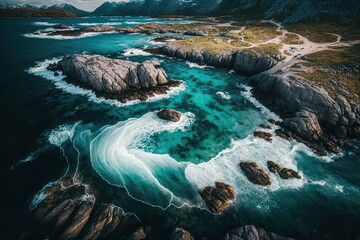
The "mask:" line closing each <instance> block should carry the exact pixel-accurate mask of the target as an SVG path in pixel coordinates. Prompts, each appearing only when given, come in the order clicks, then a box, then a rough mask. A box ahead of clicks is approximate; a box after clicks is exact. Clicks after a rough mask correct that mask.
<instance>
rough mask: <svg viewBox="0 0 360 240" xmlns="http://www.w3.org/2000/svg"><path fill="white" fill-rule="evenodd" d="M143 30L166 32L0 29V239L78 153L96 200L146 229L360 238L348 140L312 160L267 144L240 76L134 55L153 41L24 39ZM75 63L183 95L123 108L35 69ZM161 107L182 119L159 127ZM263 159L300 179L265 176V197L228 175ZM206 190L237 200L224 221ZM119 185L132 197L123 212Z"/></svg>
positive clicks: (41, 23)
mask: <svg viewBox="0 0 360 240" xmlns="http://www.w3.org/2000/svg"><path fill="white" fill-rule="evenodd" d="M141 22H159V23H165V21H163V20H161V19H150V18H147V17H135V18H133V17H131V18H130V17H121V18H120V17H118V18H116V17H102V18H83V19H12V20H7V19H1V20H0V29H1V37H0V42H1V49H0V52H1V56H2V57H1V59H0V63H1V71H0V79H1V88H0V89H1V90H0V91H1V93H0V98H1V99H0V104H1V110H2V114H1V116H2V117H1V126H2V138H1V139H2V142H1V146H2V149H1V152H2V153H4V154H3V157H2V160H1V168H0V169H1V179H0V180H1V183H2V193H3V194H2V196H3V197H2V199H1V201H2V204H1V210H2V212H3V213H4V214H3V216H2V221H3V222H4V223H3V224H1V228H0V229H1V230H2V231H1V232H3V231H4V232H6V231H7V232H9V231H14V232H16V231H20V230H22V229H23V228H26V227H28V224H29V222H30V223H31V219H29V218H28V217H27V215H26V212H27V206H28V204H29V202H30V201H31V198H32V196H33V195H34V194H35V193H36V192H37V191H39V190H40V189H41V187H42V186H43V185H45V184H46V183H48V182H49V181H53V180H56V179H58V178H59V177H60V176H61V175H62V174H63V173H64V171H65V170H66V168H67V163H66V161H65V158H64V156H63V155H62V153H61V151H60V148H59V147H61V148H62V149H64V150H65V155H66V156H68V157H69V158H70V160H71V161H76V158H77V156H75V155H74V154H73V152H74V151H73V150H74V148H76V149H79V150H80V154H81V155H80V159H81V161H82V164H83V165H88V166H91V167H92V168H93V169H90V170H89V169H87V171H88V174H89V175H96V176H98V179H97V180H95V184H98V185H99V186H100V185H101V189H102V191H103V192H102V193H103V194H104V196H106V197H104V198H106V200H107V201H112V202H114V203H117V204H119V205H120V206H121V207H123V208H124V210H126V211H129V212H133V213H135V214H137V215H138V216H139V217H140V218H141V219H143V220H144V221H145V222H146V221H149V219H150V218H153V217H155V218H156V217H158V218H159V221H160V219H161V221H163V222H164V225H166V226H169V227H173V226H183V227H185V228H187V229H189V230H190V231H191V232H193V233H194V234H195V235H196V236H202V235H204V234H205V233H212V232H217V233H223V232H225V231H226V230H229V229H230V228H232V227H235V226H239V225H243V224H254V225H256V226H258V227H263V228H265V229H266V230H269V231H273V232H276V233H279V234H282V235H286V236H291V237H297V238H299V239H356V238H357V237H359V236H360V229H359V227H358V226H359V223H360V202H359V200H358V199H359V197H360V176H359V174H358V173H359V169H360V162H359V158H360V157H359V156H360V149H359V143H358V142H349V143H347V144H346V145H345V147H344V151H343V153H342V154H341V155H340V156H332V157H329V158H318V157H315V156H314V154H312V153H311V151H310V150H309V149H307V148H306V147H304V146H303V145H300V144H297V143H295V142H292V143H289V142H286V141H284V140H281V139H278V138H275V139H274V141H273V143H271V144H270V143H267V142H265V141H263V140H260V139H256V138H254V137H252V133H253V131H254V130H256V129H258V126H259V124H261V123H266V122H267V119H269V118H270V117H272V118H273V117H276V116H275V115H274V114H273V113H271V112H269V111H268V110H267V109H266V108H264V107H263V106H261V105H260V104H258V103H257V101H256V100H255V99H253V98H252V97H251V94H250V89H249V88H248V87H247V79H246V77H242V76H239V75H234V74H231V73H229V72H228V71H227V70H225V69H214V68H211V67H205V68H199V67H196V66H194V65H191V64H189V63H186V62H185V61H181V60H176V59H171V58H166V57H160V56H151V55H148V56H144V55H143V54H142V52H141V51H139V49H142V48H144V47H145V46H149V47H151V46H157V45H155V44H153V43H151V41H150V40H151V39H152V38H154V36H148V35H140V34H139V35H121V34H102V35H98V36H91V37H85V38H79V39H62V40H59V39H51V38H48V39H47V38H33V37H32V35H26V34H29V33H32V32H34V31H37V30H39V29H46V28H51V25H52V23H64V24H68V25H71V26H73V27H83V26H91V25H95V24H97V23H111V24H112V25H116V24H121V25H120V26H133V25H136V24H139V23H141ZM176 22H180V23H181V22H185V21H176ZM80 24H81V25H80ZM128 49H133V50H131V51H129V50H128ZM80 53H87V54H102V55H106V56H109V57H112V58H121V59H130V60H134V61H144V60H149V59H154V58H156V59H157V60H159V61H161V62H162V67H163V68H164V69H165V70H166V71H167V73H168V75H169V76H170V77H171V78H174V79H180V80H182V81H184V87H183V89H181V90H179V91H178V92H176V93H175V94H173V95H171V96H168V97H166V98H159V99H154V100H152V101H149V102H145V103H136V104H128V105H121V104H118V103H109V102H107V101H105V100H104V99H100V98H97V97H96V96H94V95H93V94H91V93H90V92H89V91H87V90H84V89H80V88H78V87H75V86H73V85H71V84H70V83H67V82H65V81H64V80H63V79H62V78H61V77H54V76H53V75H52V74H50V73H48V72H46V70H44V66H46V64H47V62H49V61H53V60H52V59H57V58H60V57H62V56H64V55H66V54H80ZM124 53H125V54H124ZM129 53H135V56H132V55H134V54H132V55H131V54H130V56H129ZM164 107H170V108H174V109H176V110H178V111H180V112H182V113H184V115H183V116H184V118H183V120H182V121H181V122H180V123H178V124H168V123H165V122H162V121H160V120H159V119H157V118H156V117H155V111H157V110H159V109H161V108H164ZM273 130H274V129H272V130H271V131H273ZM26 159H27V160H29V161H27V162H25V163H22V164H20V165H18V166H17V167H15V168H13V170H11V169H12V168H11V167H12V166H14V165H16V164H17V163H18V162H19V161H21V160H26ZM268 160H273V161H276V162H278V163H280V164H281V165H282V166H284V167H290V168H293V169H296V170H298V171H300V174H301V175H302V177H303V178H302V179H301V180H281V179H280V178H279V177H278V176H275V175H271V180H272V185H271V186H270V187H267V188H263V187H259V186H255V185H253V184H251V183H250V182H249V181H248V180H247V179H246V178H245V176H244V175H243V174H242V172H241V170H240V168H239V166H238V164H239V162H240V161H256V162H257V163H258V164H259V165H260V166H261V167H263V168H264V169H266V161H268ZM85 174H87V173H86V172H85ZM101 178H103V179H104V180H106V181H101ZM99 179H100V180H99ZM216 180H221V181H224V182H226V183H229V184H231V185H233V186H234V187H235V189H236V192H237V198H236V200H235V201H234V203H233V204H232V205H231V206H230V207H229V209H228V210H226V211H225V212H224V213H223V214H222V215H212V214H210V213H209V212H208V211H206V210H205V208H206V207H205V206H204V204H203V202H202V200H201V199H200V197H199V195H198V194H197V191H198V189H199V188H202V187H205V186H208V185H213V184H214V182H215V181H216ZM116 186H120V187H116ZM123 187H124V188H126V190H127V191H128V193H129V195H130V197H128V198H127V200H126V204H124V201H123V200H124V199H123V198H122V195H124V194H126V192H125V191H124V188H123ZM144 189H145V190H144ZM184 204H186V206H185V207H182V206H183V205H184ZM188 206H190V207H188ZM149 216H151V217H149ZM19 219H21V221H19ZM189 219H191V220H189ZM4 220H6V221H4ZM15 223H16V224H15ZM214 236H216V234H215V235H214Z"/></svg>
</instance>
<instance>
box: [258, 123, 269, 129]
mask: <svg viewBox="0 0 360 240" xmlns="http://www.w3.org/2000/svg"><path fill="white" fill-rule="evenodd" d="M259 127H261V128H264V129H271V127H270V126H269V125H267V124H263V123H262V124H260V125H259Z"/></svg>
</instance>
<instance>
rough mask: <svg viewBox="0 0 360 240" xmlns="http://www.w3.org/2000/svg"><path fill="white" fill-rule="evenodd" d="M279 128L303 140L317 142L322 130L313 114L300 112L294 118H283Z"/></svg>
mask: <svg viewBox="0 0 360 240" xmlns="http://www.w3.org/2000/svg"><path fill="white" fill-rule="evenodd" d="M281 126H282V127H283V128H285V129H288V130H290V131H291V132H293V133H295V134H297V135H299V136H300V137H302V138H305V139H313V140H318V139H319V137H320V136H321V135H322V129H321V127H320V124H319V122H318V119H317V117H316V115H315V114H313V113H311V112H308V111H305V110H301V111H300V112H297V113H295V116H294V117H290V118H285V119H284V121H283V122H282V124H281Z"/></svg>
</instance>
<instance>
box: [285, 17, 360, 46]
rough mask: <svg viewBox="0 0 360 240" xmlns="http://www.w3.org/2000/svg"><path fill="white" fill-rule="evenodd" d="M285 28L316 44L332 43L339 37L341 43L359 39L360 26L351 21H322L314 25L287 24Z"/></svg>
mask: <svg viewBox="0 0 360 240" xmlns="http://www.w3.org/2000/svg"><path fill="white" fill-rule="evenodd" d="M285 28H286V29H287V30H289V31H291V32H295V33H298V34H300V35H302V36H304V37H307V38H309V40H310V41H313V42H317V43H325V42H334V41H336V40H337V37H336V36H334V35H332V34H339V35H341V36H342V37H343V38H342V41H352V40H357V39H360V24H359V22H356V21H353V20H344V19H343V20H341V21H340V20H339V21H326V22H325V21H324V22H315V23H303V24H289V25H285Z"/></svg>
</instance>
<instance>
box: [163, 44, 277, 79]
mask: <svg viewBox="0 0 360 240" xmlns="http://www.w3.org/2000/svg"><path fill="white" fill-rule="evenodd" d="M160 52H161V53H162V54H164V55H166V56H169V57H176V58H180V59H186V60H188V61H191V62H196V63H198V64H202V65H204V64H206V65H209V66H214V67H222V68H229V69H231V70H234V71H235V72H237V73H241V74H245V75H250V76H251V75H255V74H258V73H261V72H263V71H266V70H268V69H270V68H272V67H274V66H275V65H276V64H277V63H278V62H279V61H280V60H282V56H280V55H279V56H278V55H267V54H259V53H251V52H248V51H242V50H238V51H235V52H232V51H224V52H221V53H213V52H210V51H206V50H202V49H196V48H187V47H181V46H179V45H177V44H176V42H175V43H174V44H171V43H170V44H166V45H164V46H162V47H161V49H160Z"/></svg>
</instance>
